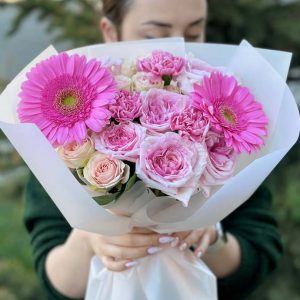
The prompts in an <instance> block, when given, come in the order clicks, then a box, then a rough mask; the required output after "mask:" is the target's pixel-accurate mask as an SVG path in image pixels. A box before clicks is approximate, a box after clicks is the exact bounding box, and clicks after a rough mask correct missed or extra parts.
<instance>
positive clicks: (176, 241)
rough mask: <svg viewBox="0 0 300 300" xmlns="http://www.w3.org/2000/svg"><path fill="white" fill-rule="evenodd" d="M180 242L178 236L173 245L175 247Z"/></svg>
mask: <svg viewBox="0 0 300 300" xmlns="http://www.w3.org/2000/svg"><path fill="white" fill-rule="evenodd" d="M178 243H179V237H176V238H175V240H174V241H173V242H172V243H171V247H172V248H175V247H176V246H177V245H178Z"/></svg>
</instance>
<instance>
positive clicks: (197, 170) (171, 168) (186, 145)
mask: <svg viewBox="0 0 300 300" xmlns="http://www.w3.org/2000/svg"><path fill="white" fill-rule="evenodd" d="M206 163H207V151H206V148H205V147H204V146H203V145H202V144H200V143H193V142H191V141H189V140H187V139H185V138H183V137H181V136H180V135H178V134H177V133H174V132H168V133H165V134H163V135H158V136H149V137H147V138H146V139H145V140H144V141H143V142H142V144H141V152H140V158H139V159H138V160H137V163H136V174H137V176H138V177H139V178H140V179H141V180H142V181H143V182H144V183H145V184H146V185H147V186H149V187H150V188H154V189H158V190H160V191H162V192H163V193H165V194H167V195H169V196H172V197H174V198H176V199H178V200H180V201H182V202H183V205H184V206H187V205H188V202H189V199H190V197H191V196H192V194H193V193H194V192H195V191H196V190H197V188H198V187H199V180H200V177H201V175H202V173H203V171H204V169H205V166H206Z"/></svg>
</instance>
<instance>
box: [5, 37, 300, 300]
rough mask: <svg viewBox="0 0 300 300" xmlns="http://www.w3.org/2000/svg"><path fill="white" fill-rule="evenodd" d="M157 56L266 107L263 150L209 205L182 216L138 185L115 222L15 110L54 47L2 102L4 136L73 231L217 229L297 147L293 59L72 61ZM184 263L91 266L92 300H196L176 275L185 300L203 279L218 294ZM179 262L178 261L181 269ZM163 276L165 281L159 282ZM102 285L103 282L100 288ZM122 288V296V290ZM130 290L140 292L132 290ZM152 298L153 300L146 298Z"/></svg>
mask: <svg viewBox="0 0 300 300" xmlns="http://www.w3.org/2000/svg"><path fill="white" fill-rule="evenodd" d="M154 49H162V50H166V51H169V52H172V53H174V54H175V55H181V56H184V55H185V54H186V53H187V52H189V51H191V52H192V53H193V54H194V55H195V56H196V57H199V58H201V59H202V60H205V61H206V62H208V63H210V64H212V65H215V66H217V65H223V66H227V67H228V68H229V69H230V70H231V71H232V72H233V73H234V74H235V75H236V76H237V77H238V78H239V79H240V80H241V82H242V84H243V85H245V86H247V87H248V88H250V90H251V91H252V92H253V93H254V95H255V96H256V98H257V100H258V101H259V102H261V103H262V104H263V106H264V109H265V112H266V114H267V115H268V117H269V119H270V124H269V136H268V138H267V140H266V144H265V146H264V148H263V149H262V150H261V151H260V152H259V153H258V154H257V155H251V156H248V155H242V156H241V157H240V159H239V161H238V168H237V170H236V174H235V176H233V177H232V178H231V179H230V180H229V181H228V182H227V183H226V184H225V185H224V186H222V187H218V188H216V189H214V190H213V193H212V195H211V197H210V198H209V199H205V198H204V197H203V196H202V195H201V194H196V195H194V196H193V197H192V199H191V201H190V203H189V207H188V208H185V207H183V206H182V205H181V203H180V202H178V201H174V199H172V198H171V197H159V198H158V197H155V196H154V194H153V193H152V192H151V191H150V190H149V189H147V188H146V187H145V186H144V184H143V183H142V182H137V183H136V184H135V186H134V187H133V188H132V189H131V190H130V191H129V192H127V193H126V194H124V195H123V196H122V197H121V198H120V199H119V200H118V202H117V203H116V205H113V207H111V206H109V207H107V208H112V209H113V211H114V212H115V213H117V214H118V215H116V214H110V213H109V212H108V211H107V210H106V209H105V208H103V207H101V206H99V205H98V204H97V203H96V202H95V201H94V200H93V199H92V198H91V197H90V196H89V195H88V193H87V192H86V191H85V190H84V188H83V187H82V186H81V185H80V184H79V183H78V182H77V181H76V179H75V178H74V177H73V175H72V174H71V172H70V171H69V170H68V169H67V167H66V166H65V165H64V163H63V161H62V160H61V159H60V158H59V157H58V155H57V154H56V152H55V151H54V149H53V148H52V146H51V145H50V144H49V143H48V141H47V140H46V138H45V137H44V136H43V134H42V133H41V132H40V130H39V129H38V128H37V127H36V126H35V125H34V124H19V123H18V119H17V116H16V106H17V103H18V102H19V98H18V93H19V92H20V86H21V83H22V82H23V81H24V80H25V74H26V72H28V71H29V70H30V68H31V67H33V66H34V65H35V64H36V63H37V62H39V61H41V60H43V59H45V58H47V57H49V56H51V55H53V54H56V51H55V49H54V48H53V47H49V48H48V49H46V50H45V51H44V52H43V53H42V54H40V55H39V56H38V57H37V58H36V59H35V60H34V61H33V62H32V63H31V64H29V66H27V67H26V68H25V69H24V70H23V71H22V72H21V73H20V74H19V75H18V76H17V77H16V78H15V79H14V80H13V82H12V83H10V84H9V85H8V86H7V88H6V89H5V91H4V92H3V94H2V95H1V96H0V128H1V129H2V130H3V132H4V133H5V134H6V135H7V137H8V138H9V139H10V141H11V142H12V144H13V145H14V146H15V148H16V149H17V151H18V152H19V153H20V155H21V156H22V157H23V159H24V161H25V162H26V163H27V164H28V166H29V167H30V169H31V170H32V172H33V173H34V174H35V176H36V177H37V178H38V180H39V181H40V182H41V184H42V185H43V187H44V188H45V190H46V191H47V193H48V194H49V195H50V197H51V198H52V199H53V201H54V202H55V204H56V206H57V207H58V208H59V210H60V211H61V212H62V213H63V215H64V216H65V218H66V219H67V221H68V222H69V223H70V225H71V226H72V227H74V228H78V229H82V230H86V231H90V232H95V233H99V234H106V235H120V234H124V233H126V232H128V231H129V230H130V229H131V228H132V227H133V226H141V227H149V228H151V229H153V230H154V231H157V232H160V233H169V232H176V231H183V230H191V229H195V228H200V227H203V226H207V225H211V224H214V223H216V222H218V221H220V220H222V219H223V218H225V217H226V216H227V215H228V214H230V213H231V212H232V211H233V210H235V209H236V208H237V207H238V206H240V205H241V204H242V203H243V202H244V201H246V200H247V199H248V198H249V197H250V196H251V195H252V194H253V193H254V191H255V190H256V189H257V188H258V186H259V185H260V184H261V183H262V182H263V181H264V179H265V178H266V177H267V176H268V175H269V174H270V172H271V171H272V170H273V168H274V167H275V166H276V165H277V164H278V162H279V161H280V160H281V159H282V158H283V157H284V156H285V155H286V153H287V152H288V151H289V149H290V148H291V147H292V146H293V144H294V143H295V142H296V141H297V139H298V136H299V128H300V121H299V112H298V109H297V105H296V102H295V99H294V97H293V95H292V93H291V91H290V89H289V88H288V86H287V84H286V77H287V73H288V69H289V64H290V59H291V54H289V53H285V52H280V51H271V50H262V49H255V48H253V47H252V46H251V45H249V44H248V43H247V42H245V41H244V42H242V43H241V45H240V46H227V45H217V44H184V43H183V40H182V39H161V40H154V41H139V42H129V43H116V44H110V45H96V46H90V47H84V48H80V49H75V50H72V51H70V53H79V54H84V55H86V56H87V57H88V58H92V57H93V58H94V57H96V58H99V59H100V58H101V57H105V56H108V55H112V56H113V57H114V58H132V55H133V54H134V56H136V55H147V54H149V53H150V52H151V51H152V50H154ZM181 255H182V254H180V253H179V252H175V251H173V252H170V251H166V252H163V253H161V254H159V255H156V256H152V257H149V258H147V259H146V260H145V261H143V263H142V264H140V265H139V266H137V267H136V268H134V270H128V271H126V272H124V273H111V272H109V271H107V270H106V269H102V267H101V265H100V264H99V262H98V263H97V260H94V261H93V263H92V268H91V278H90V281H89V288H88V292H87V299H88V300H101V299H111V300H115V299H118V298H119V297H117V296H113V295H122V296H123V295H125V294H126V291H128V293H129V290H130V289H131V290H132V291H137V294H130V293H129V294H130V295H131V297H130V298H128V300H129V299H133V300H140V299H144V298H139V297H140V296H139V295H142V294H139V293H143V292H144V297H146V296H147V297H148V298H145V299H151V300H152V299H173V300H182V299H193V298H189V297H184V298H183V296H182V295H183V294H181V293H180V294H178V293H177V297H176V296H174V297H173V296H172V293H173V289H172V288H171V287H172V286H174V284H175V283H174V282H173V280H175V279H174V278H172V277H173V276H171V274H172V275H174V274H176V276H177V278H180V277H183V280H184V278H186V276H183V275H182V274H191V277H192V278H189V280H190V282H191V284H189V283H188V282H187V281H183V282H180V281H178V282H177V284H178V285H179V287H180V288H181V289H183V291H184V290H186V293H187V292H189V290H191V289H193V291H194V292H195V295H200V294H199V293H201V292H204V290H205V289H206V288H205V286H206V284H204V286H200V285H198V286H196V282H198V281H197V280H204V278H205V280H204V281H205V282H210V283H209V284H208V286H210V289H208V290H209V291H210V292H211V293H213V291H215V288H216V282H215V278H213V276H211V273H210V272H209V271H208V270H207V268H206V267H204V266H203V264H202V263H201V262H199V261H198V262H196V263H195V264H194V263H193V262H192V257H191V256H187V257H184V258H183V257H182V256H181ZM182 260H184V261H185V264H182V265H184V268H181V267H180V266H179V262H180V261H181V262H182ZM172 261H173V263H172ZM174 261H175V262H176V261H178V264H176V263H174ZM158 270H159V271H158ZM184 272H186V273H184ZM158 275H159V276H164V277H163V278H162V277H157V276H158ZM199 276H200V277H199ZM199 278H202V279H199ZM158 279H159V280H158ZM128 280H129V281H128ZM148 280H149V281H150V282H151V283H150V282H148ZM161 281H163V282H164V283H165V284H166V285H165V286H166V287H169V288H168V289H167V290H169V294H168V295H171V296H170V297H166V295H167V294H163V295H164V297H162V298H161V297H160V296H159V295H162V294H160V293H165V292H166V290H164V289H162V288H161V284H162V282H161ZM95 282H96V285H95ZM97 282H99V285H98V287H97ZM101 282H102V283H103V282H105V286H112V284H113V291H112V290H111V295H112V296H111V297H110V298H106V297H105V298H102V296H101V297H100V296H99V297H100V298H97V297H96V295H97V294H98V293H99V295H102V294H101V293H102V292H103V293H105V291H104V290H103V289H102V288H101V284H100V283H101ZM126 282H127V285H126ZM192 283H193V284H192ZM177 284H176V286H177ZM129 285H130V286H129ZM123 286H124V288H125V290H123V289H121V288H120V287H123ZM95 287H96V288H95ZM132 287H135V288H134V289H132ZM119 288H120V289H119ZM115 289H116V290H115ZM203 289H204V290H203ZM148 291H150V294H151V293H152V294H153V295H154V296H153V295H152V296H151V297H150V296H148V294H147V293H148ZM151 291H152V292H151ZM114 293H115V294H114ZM119 293H120V294H119ZM197 293H198V294H197ZM92 295H93V296H92ZM145 295H146V296H145ZM155 297H156V298H155ZM122 298H123V297H122ZM215 298H216V296H215V297H211V298H207V297H206V298H205V296H203V298H200V297H199V298H198V299H210V300H212V299H215Z"/></svg>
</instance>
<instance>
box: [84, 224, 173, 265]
mask: <svg viewBox="0 0 300 300" xmlns="http://www.w3.org/2000/svg"><path fill="white" fill-rule="evenodd" d="M85 239H86V241H87V244H88V246H89V248H90V249H91V251H92V252H93V255H97V256H100V257H101V258H102V261H103V264H104V265H105V266H106V267H107V269H109V270H111V271H123V270H125V269H127V268H130V267H133V266H135V265H137V264H138V261H137V259H140V258H142V257H145V256H147V255H152V254H155V253H158V252H160V251H161V250H163V249H164V248H166V247H168V245H170V244H171V243H172V242H173V241H174V240H175V237H172V236H170V235H161V234H158V233H154V232H153V231H150V230H147V229H142V228H135V229H134V230H133V231H132V232H130V233H128V234H125V235H121V236H104V235H98V234H91V233H86V234H85Z"/></svg>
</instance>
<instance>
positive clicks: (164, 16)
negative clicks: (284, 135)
mask: <svg viewBox="0 0 300 300" xmlns="http://www.w3.org/2000/svg"><path fill="white" fill-rule="evenodd" d="M103 12H104V17H103V18H102V19H101V22H100V27H101V30H102V33H103V38H104V41H105V42H114V41H118V40H123V41H127V40H133V39H145V38H160V37H170V36H184V37H185V39H186V40H187V41H195V42H202V41H204V35H205V25H206V19H207V3H206V1H205V0H185V1H182V0H164V1H162V0H105V1H103ZM270 205H271V196H270V193H269V192H268V190H267V189H266V187H260V188H259V189H258V190H257V191H256V193H255V194H254V195H253V196H252V197H251V198H250V199H249V200H248V201H247V202H246V203H245V204H243V205H242V206H241V207H240V208H238V209H237V210H236V211H235V212H233V213H232V214H231V215H230V216H228V217H227V218H225V219H224V220H223V221H222V227H223V229H222V228H221V227H220V226H217V227H208V228H202V229H199V230H195V231H191V232H182V233H173V234H172V235H159V234H157V233H154V232H150V231H148V230H144V229H139V228H136V229H134V230H133V232H131V233H128V234H126V235H124V236H119V237H107V236H102V235H96V234H91V233H87V232H83V231H80V230H77V229H73V230H72V229H71V228H70V226H69V225H68V223H67V222H66V220H65V219H64V218H63V216H62V215H61V214H60V212H59V211H58V209H57V208H56V207H55V205H54V204H53V202H52V201H51V199H50V198H49V197H48V196H47V194H46V193H45V191H44V190H43V188H42V187H41V186H40V185H39V183H38V182H37V181H36V179H35V178H34V177H33V176H32V177H31V179H30V181H29V183H28V186H27V189H26V212H25V223H26V227H27V229H28V231H29V233H30V236H31V241H32V246H33V251H34V259H35V264H36V268H37V271H38V274H39V276H40V278H41V279H42V281H43V283H44V286H45V288H46V290H47V292H48V295H49V297H51V298H50V299H79V298H82V297H83V296H84V293H85V289H86V285H87V278H88V273H89V264H90V259H91V257H92V256H93V255H99V256H100V257H101V258H102V260H103V263H104V265H105V266H106V267H107V268H108V269H110V270H113V271H123V270H125V269H127V268H132V267H134V266H135V265H136V264H137V263H138V261H137V259H138V258H142V257H145V256H146V255H153V254H155V253H157V252H159V251H161V250H162V249H164V248H166V247H178V248H179V250H181V251H191V250H190V248H191V246H193V247H194V248H193V249H194V253H195V255H196V256H197V257H200V256H201V258H202V259H203V260H204V261H205V262H206V263H207V265H208V266H209V267H210V268H211V270H212V271H213V272H214V273H215V274H216V276H217V278H218V291H219V298H220V299H235V300H236V299H244V298H245V297H246V296H247V295H249V294H250V293H251V291H252V290H254V289H255V288H256V287H257V286H258V285H259V284H260V283H261V282H262V281H263V279H264V278H266V277H267V276H268V275H269V274H270V272H271V271H272V270H273V269H274V268H275V267H276V266H277V264H278V262H279V259H280V256H281V253H282V246H281V243H280V238H279V235H278V233H277V231H276V223H275V221H274V218H273V217H272V214H271V212H270ZM225 236H226V238H225ZM207 249H208V251H207Z"/></svg>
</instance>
